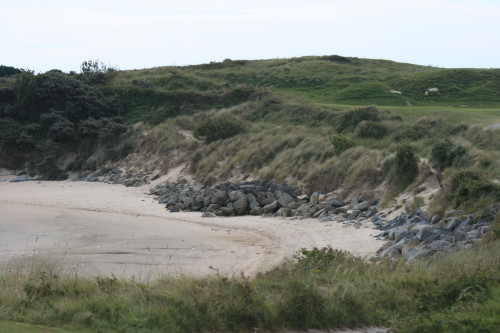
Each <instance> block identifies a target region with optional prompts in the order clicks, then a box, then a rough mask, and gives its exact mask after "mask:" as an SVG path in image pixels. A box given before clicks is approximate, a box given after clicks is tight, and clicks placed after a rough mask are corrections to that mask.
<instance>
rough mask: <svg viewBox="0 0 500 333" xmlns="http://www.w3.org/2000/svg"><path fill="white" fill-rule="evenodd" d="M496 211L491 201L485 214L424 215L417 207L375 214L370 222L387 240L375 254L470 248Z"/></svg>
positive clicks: (425, 253)
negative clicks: (386, 215) (394, 214)
mask: <svg viewBox="0 0 500 333" xmlns="http://www.w3.org/2000/svg"><path fill="white" fill-rule="evenodd" d="M499 210H500V204H494V205H492V206H491V207H490V208H489V210H488V214H487V215H485V216H479V217H474V215H470V214H466V213H465V212H464V211H461V210H450V211H447V212H446V213H445V214H444V215H443V216H440V215H434V216H428V215H427V214H426V212H425V211H422V210H420V209H416V210H414V211H413V212H411V214H408V215H406V214H401V215H399V216H398V217H396V218H394V219H390V220H387V219H385V218H384V216H378V215H376V216H374V217H372V221H373V223H374V224H375V225H376V227H377V228H378V229H380V230H382V232H381V233H380V234H379V235H378V238H381V239H386V240H389V242H387V243H386V245H385V246H384V247H383V248H381V249H380V251H379V253H378V257H379V258H404V259H414V258H419V257H429V256H433V255H435V254H436V253H445V252H454V251H458V250H462V249H470V248H472V247H473V246H474V245H476V244H477V243H479V241H480V240H481V238H482V237H483V236H484V235H485V234H486V233H487V232H488V231H490V230H491V228H492V221H493V220H494V219H495V218H496V215H497V214H498V212H499Z"/></svg>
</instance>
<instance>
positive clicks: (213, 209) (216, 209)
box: [206, 204, 222, 214]
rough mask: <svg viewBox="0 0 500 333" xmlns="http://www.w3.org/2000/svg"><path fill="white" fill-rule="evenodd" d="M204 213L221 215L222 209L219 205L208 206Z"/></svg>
mask: <svg viewBox="0 0 500 333" xmlns="http://www.w3.org/2000/svg"><path fill="white" fill-rule="evenodd" d="M206 211H207V212H209V213H215V214H221V213H222V207H221V206H220V205H217V204H211V205H210V206H208V208H207V210H206Z"/></svg>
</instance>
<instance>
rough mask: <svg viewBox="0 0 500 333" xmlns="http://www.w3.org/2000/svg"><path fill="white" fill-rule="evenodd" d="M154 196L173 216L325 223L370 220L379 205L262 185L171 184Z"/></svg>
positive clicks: (161, 188)
mask: <svg viewBox="0 0 500 333" xmlns="http://www.w3.org/2000/svg"><path fill="white" fill-rule="evenodd" d="M152 194H154V195H156V196H157V200H158V201H159V202H160V203H162V204H165V205H166V207H167V209H169V210H170V211H171V212H178V211H181V210H182V211H201V212H204V213H206V214H204V216H207V217H209V216H236V215H256V216H264V217H275V216H277V217H284V218H295V219H300V218H312V217H314V218H319V219H320V221H321V222H327V221H337V222H343V221H358V220H359V219H362V220H366V219H368V218H370V217H371V216H373V215H375V214H376V213H377V208H376V205H377V203H378V201H376V200H368V198H365V197H363V196H359V197H356V198H354V199H352V200H351V201H349V202H348V203H346V202H344V200H343V199H342V198H341V197H340V196H339V195H335V194H333V193H330V194H319V193H318V192H314V193H311V194H310V195H308V194H302V191H301V190H300V189H297V188H295V187H292V186H287V185H276V184H273V183H266V182H260V181H254V182H246V183H243V184H235V183H225V184H219V185H214V186H203V185H191V184H176V183H167V184H165V185H163V186H159V187H157V188H156V189H154V190H152Z"/></svg>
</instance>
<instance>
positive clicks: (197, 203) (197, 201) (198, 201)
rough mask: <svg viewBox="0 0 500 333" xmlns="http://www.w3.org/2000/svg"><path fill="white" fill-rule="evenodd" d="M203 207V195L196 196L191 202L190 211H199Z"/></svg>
mask: <svg viewBox="0 0 500 333" xmlns="http://www.w3.org/2000/svg"><path fill="white" fill-rule="evenodd" d="M204 206H205V198H204V197H203V195H197V196H196V197H195V198H194V200H193V206H192V209H193V210H194V211H199V210H200V209H202V208H203V207H204Z"/></svg>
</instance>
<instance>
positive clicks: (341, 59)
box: [320, 55, 351, 64]
mask: <svg viewBox="0 0 500 333" xmlns="http://www.w3.org/2000/svg"><path fill="white" fill-rule="evenodd" d="M320 59H323V60H328V61H331V62H338V63H339V64H348V63H350V62H351V60H350V59H349V58H346V57H342V56H339V55H329V56H323V57H320Z"/></svg>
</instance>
